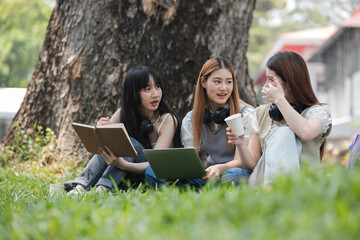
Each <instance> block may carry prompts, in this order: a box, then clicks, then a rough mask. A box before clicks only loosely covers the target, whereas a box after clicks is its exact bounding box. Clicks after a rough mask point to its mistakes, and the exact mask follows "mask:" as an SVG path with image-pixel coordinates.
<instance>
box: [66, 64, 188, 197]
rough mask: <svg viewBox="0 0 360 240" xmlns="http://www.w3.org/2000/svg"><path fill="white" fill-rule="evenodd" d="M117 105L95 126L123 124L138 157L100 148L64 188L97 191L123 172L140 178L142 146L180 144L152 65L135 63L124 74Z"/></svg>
mask: <svg viewBox="0 0 360 240" xmlns="http://www.w3.org/2000/svg"><path fill="white" fill-rule="evenodd" d="M121 105H122V107H121V108H120V109H118V110H117V111H116V112H115V114H114V115H113V116H112V117H111V118H109V117H103V118H101V119H100V120H99V121H98V122H97V125H104V124H111V123H119V122H121V123H124V125H125V127H126V130H127V132H128V134H129V136H130V139H131V141H132V144H133V145H134V147H135V149H136V151H137V154H138V156H137V157H136V158H132V157H124V158H123V157H116V156H115V155H114V154H113V153H112V152H111V150H110V149H109V148H107V147H105V149H101V148H100V149H99V154H96V155H94V156H93V158H92V159H91V160H90V162H89V163H88V165H87V166H86V168H85V170H84V172H83V173H82V174H81V176H80V177H78V178H76V179H75V180H74V181H70V182H66V183H64V185H65V188H67V189H68V190H69V189H71V188H74V187H75V188H74V189H73V190H72V192H79V191H81V190H82V191H85V190H87V191H88V190H90V188H92V187H94V186H95V185H97V187H98V189H99V190H112V189H114V188H115V186H114V184H113V181H114V182H115V184H116V185H118V184H119V183H120V182H121V180H122V179H123V178H124V177H125V176H126V175H127V174H128V175H132V176H137V177H138V178H137V180H138V179H139V177H140V178H142V179H143V174H144V171H145V169H146V167H147V166H149V163H148V162H147V161H146V158H145V156H144V154H143V152H142V150H143V149H144V148H169V147H172V146H181V141H180V124H178V122H179V121H178V119H177V117H176V115H175V113H174V111H173V110H172V109H171V108H170V106H169V105H167V104H166V103H165V102H164V100H163V90H162V85H161V81H160V77H159V75H158V74H157V72H155V71H154V70H153V69H152V68H150V67H146V66H139V67H135V68H132V69H131V70H130V71H129V72H128V73H127V75H126V78H125V81H124V87H123V97H122V101H121ZM105 150H106V151H105ZM129 173H131V174H129ZM112 179H113V181H112Z"/></svg>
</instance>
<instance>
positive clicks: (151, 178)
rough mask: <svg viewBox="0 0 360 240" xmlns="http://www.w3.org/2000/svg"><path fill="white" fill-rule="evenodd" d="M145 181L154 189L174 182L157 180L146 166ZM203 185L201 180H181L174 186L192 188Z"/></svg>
mask: <svg viewBox="0 0 360 240" xmlns="http://www.w3.org/2000/svg"><path fill="white" fill-rule="evenodd" d="M145 179H146V181H147V182H148V183H149V184H150V185H151V186H153V187H154V188H155V187H159V188H160V187H161V186H162V185H163V184H165V183H170V184H171V183H172V182H174V181H169V180H166V179H158V178H157V177H156V176H155V173H154V171H153V170H152V168H151V166H148V167H147V168H146V169H145ZM205 183H206V182H205V181H203V180H201V179H181V180H178V181H177V182H176V186H182V185H190V186H193V187H201V186H203V185H205Z"/></svg>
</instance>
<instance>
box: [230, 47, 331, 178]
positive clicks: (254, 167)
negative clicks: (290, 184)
mask: <svg viewBox="0 0 360 240" xmlns="http://www.w3.org/2000/svg"><path fill="white" fill-rule="evenodd" d="M266 78H267V81H266V83H265V85H264V87H263V88H262V91H261V93H262V95H263V98H264V99H265V100H267V101H269V102H270V103H269V104H266V105H262V106H259V107H257V108H256V111H255V112H254V113H253V116H252V119H253V123H252V124H251V129H250V132H251V134H250V139H249V143H248V144H246V143H245V141H244V138H243V137H242V136H240V137H238V136H235V134H234V133H233V132H232V131H231V129H230V128H228V129H227V134H228V139H229V143H233V144H235V145H236V146H237V148H238V152H239V154H240V156H241V163H242V164H243V166H244V167H246V168H247V169H248V170H250V171H253V173H252V174H251V177H250V179H249V183H250V184H251V185H266V184H268V183H271V182H272V181H273V180H274V177H275V176H278V175H280V174H282V173H286V172H292V171H294V170H296V169H300V167H301V166H302V165H303V164H305V163H306V164H307V165H309V166H310V167H312V168H314V167H315V168H316V167H319V165H320V159H321V158H322V155H323V152H324V144H325V140H326V137H327V136H328V135H329V134H330V131H331V122H332V120H331V116H330V114H329V113H328V111H327V110H326V108H325V107H324V106H323V104H321V103H320V102H319V100H318V99H317V97H316V96H315V93H314V91H313V89H312V86H311V81H310V76H309V72H308V69H307V66H306V63H305V61H304V59H303V58H302V57H301V56H300V55H299V54H297V53H295V52H291V51H285V52H279V53H277V54H275V55H274V56H272V57H271V58H270V59H269V60H268V62H267V64H266ZM239 165H240V162H239Z"/></svg>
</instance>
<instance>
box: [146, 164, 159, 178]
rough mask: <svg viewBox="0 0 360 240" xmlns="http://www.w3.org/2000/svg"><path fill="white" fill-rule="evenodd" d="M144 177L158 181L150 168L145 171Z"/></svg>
mask: <svg viewBox="0 0 360 240" xmlns="http://www.w3.org/2000/svg"><path fill="white" fill-rule="evenodd" d="M144 175H145V178H146V179H156V176H155V173H154V171H153V170H152V168H151V167H150V166H148V167H147V168H146V169H145V172H144Z"/></svg>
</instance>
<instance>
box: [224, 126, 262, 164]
mask: <svg viewBox="0 0 360 240" xmlns="http://www.w3.org/2000/svg"><path fill="white" fill-rule="evenodd" d="M226 134H227V135H228V139H229V143H232V144H235V145H236V146H237V152H238V155H239V159H240V161H241V162H242V165H243V166H244V167H245V168H246V169H248V170H250V171H252V170H253V169H254V168H255V166H256V164H257V163H258V161H259V159H260V157H261V145H260V140H259V135H258V134H253V133H251V134H250V139H249V144H248V145H246V142H245V139H244V136H239V137H238V136H236V135H235V134H234V133H233V132H232V131H231V129H230V128H229V127H228V128H227V129H226ZM234 161H235V160H234Z"/></svg>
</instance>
